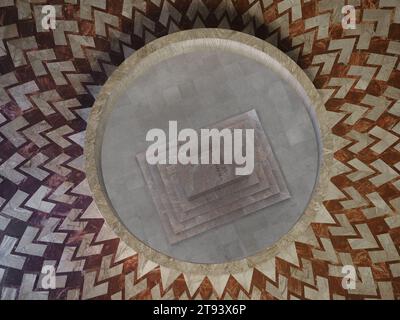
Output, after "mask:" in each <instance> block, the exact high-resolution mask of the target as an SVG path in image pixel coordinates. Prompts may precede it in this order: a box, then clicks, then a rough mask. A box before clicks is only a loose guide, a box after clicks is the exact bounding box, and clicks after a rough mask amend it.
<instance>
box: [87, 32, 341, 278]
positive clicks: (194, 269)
mask: <svg viewBox="0 0 400 320" xmlns="http://www.w3.org/2000/svg"><path fill="white" fill-rule="evenodd" d="M199 48H203V49H204V48H218V49H223V50H228V51H231V52H234V53H237V54H240V55H244V56H247V57H248V58H251V59H255V60H257V61H258V62H261V63H262V64H264V65H265V66H266V67H268V68H272V69H275V71H277V72H278V73H279V74H280V75H281V77H283V78H284V79H285V80H287V81H288V82H289V83H290V84H291V85H293V86H294V88H295V89H296V90H297V91H298V93H300V94H301V96H302V97H303V98H304V99H306V100H308V101H309V103H308V105H310V106H312V107H313V108H314V110H313V113H314V115H315V116H316V118H317V120H318V126H319V128H315V129H316V130H317V134H319V137H320V141H321V142H322V146H320V149H322V150H321V152H320V171H319V179H318V181H317V182H316V186H315V188H314V192H313V195H312V198H311V200H310V202H309V204H308V207H307V208H306V209H305V211H304V213H303V214H302V215H301V216H300V218H299V220H298V221H297V222H296V223H295V225H294V226H293V227H292V228H291V230H290V231H289V232H288V233H287V234H285V235H284V236H282V237H281V238H280V239H279V240H278V241H277V242H276V243H275V244H274V245H272V246H270V247H267V248H264V249H262V250H261V251H260V252H259V253H257V254H255V255H252V256H248V257H246V258H243V259H240V260H235V261H231V262H226V263H216V264H212V263H193V262H186V261H182V260H178V259H176V258H173V257H170V256H168V255H166V254H164V253H161V252H159V251H157V250H155V249H153V248H151V247H149V246H148V245H146V244H145V243H143V242H142V241H141V240H139V239H138V238H136V237H135V236H134V235H133V234H132V233H131V232H130V231H129V230H128V229H127V228H126V227H125V226H124V225H123V223H122V222H121V221H120V219H119V218H118V215H117V213H116V211H115V209H114V208H113V206H112V204H111V202H110V200H109V198H108V196H107V192H106V188H105V184H104V181H103V176H102V170H101V149H102V142H103V136H104V131H105V127H106V123H107V119H108V116H109V115H110V113H111V111H112V110H113V107H114V105H115V104H114V102H115V101H116V99H118V97H119V94H120V93H121V92H122V91H123V90H124V89H127V86H128V84H129V83H130V82H131V81H133V80H134V79H135V78H137V77H139V76H140V75H141V74H143V73H144V72H146V70H148V69H149V68H150V67H151V66H153V65H155V64H157V63H160V62H161V61H163V60H166V59H168V58H171V57H174V56H176V55H179V54H183V53H187V52H192V51H194V50H196V49H199ZM276 62H278V63H276ZM329 118H330V117H329V112H328V111H326V109H325V106H324V103H323V101H322V98H321V96H320V94H319V93H318V91H317V89H316V88H315V86H314V85H313V83H312V82H311V80H310V79H309V78H308V77H307V75H306V74H305V72H304V71H303V70H302V69H301V68H300V67H299V66H298V65H297V64H296V63H295V62H294V61H293V60H292V59H291V58H290V57H289V56H287V55H286V54H285V53H283V52H282V51H280V50H279V49H277V48H276V47H274V46H273V45H271V44H269V43H268V42H266V41H263V40H261V39H258V38H256V37H253V36H250V35H247V34H244V33H241V32H238V31H232V30H226V29H215V28H209V29H194V30H187V31H180V32H177V33H173V34H169V35H166V36H164V37H161V38H158V39H156V40H154V41H152V42H150V43H148V44H146V45H145V46H144V47H142V48H141V49H139V50H137V51H135V52H134V53H133V54H132V55H131V56H130V57H128V58H127V59H126V60H125V61H124V62H123V63H122V64H121V65H120V66H119V67H118V68H117V69H116V70H115V71H114V72H113V73H112V75H111V76H110V77H109V79H108V80H107V81H106V83H105V84H104V85H103V86H102V88H101V90H100V92H99V94H98V95H97V97H96V101H95V103H94V104H93V107H92V109H91V112H90V116H89V119H88V122H87V129H86V139H85V147H84V156H85V171H86V177H87V180H88V184H89V187H90V189H91V191H92V195H93V199H94V201H95V204H96V205H97V207H98V209H99V211H100V213H101V214H102V216H103V217H104V219H105V221H106V223H107V224H108V225H109V227H110V228H111V229H112V230H113V231H114V232H115V233H116V235H117V236H119V237H120V238H121V240H122V241H124V242H125V243H126V244H127V245H128V246H130V247H131V248H132V249H134V250H135V251H136V252H138V253H140V254H141V255H143V257H144V258H145V259H147V260H150V261H153V262H155V263H157V264H159V265H162V266H165V267H169V268H172V269H175V270H177V271H180V272H183V273H192V274H201V275H215V276H217V275H222V274H227V273H229V274H235V273H240V272H245V271H248V270H249V269H251V268H257V266H261V265H263V264H265V263H266V262H268V261H269V260H271V259H274V258H275V257H276V256H277V255H278V254H280V253H282V252H284V251H285V249H286V248H288V246H289V245H291V244H293V243H294V242H295V241H296V240H300V239H302V242H304V240H306V239H305V237H307V236H308V233H307V232H306V230H307V229H308V228H309V226H310V224H311V222H313V221H314V220H315V217H316V216H317V214H318V212H319V211H320V210H321V206H323V204H322V202H323V200H324V195H326V194H327V193H328V188H329V183H330V178H331V176H332V174H331V172H332V169H333V152H334V139H333V134H331V132H330V130H331V128H330V125H329V123H330V121H329ZM318 131H319V132H318Z"/></svg>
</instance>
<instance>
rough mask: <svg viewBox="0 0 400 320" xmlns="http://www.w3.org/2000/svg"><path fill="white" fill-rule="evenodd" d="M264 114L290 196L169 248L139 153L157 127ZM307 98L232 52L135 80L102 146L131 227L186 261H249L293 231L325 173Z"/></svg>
mask: <svg viewBox="0 0 400 320" xmlns="http://www.w3.org/2000/svg"><path fill="white" fill-rule="evenodd" d="M253 108H254V109H256V110H257V112H258V116H259V118H260V121H261V123H262V125H263V127H264V130H265V133H266V134H267V136H268V138H269V139H270V141H271V145H272V149H273V151H274V153H275V156H276V158H277V160H278V162H279V164H280V166H281V169H282V172H283V175H284V176H285V178H286V181H287V185H288V188H289V190H290V193H291V198H290V199H289V200H286V201H283V202H281V203H278V204H275V205H273V206H271V207H268V208H265V209H263V210H260V211H259V212H256V213H254V214H251V215H249V216H246V217H244V218H242V219H240V220H236V221H235V222H233V223H229V224H227V225H224V226H221V227H218V228H216V229H212V230H210V231H207V232H205V233H203V234H200V235H198V236H195V237H193V238H190V239H187V240H184V241H182V242H180V243H177V244H174V245H169V244H168V241H167V240H166V238H165V234H164V230H163V228H162V226H161V223H160V220H159V217H158V213H157V211H156V208H155V206H154V204H153V201H152V198H151V196H150V194H149V193H148V191H147V186H146V183H145V182H144V179H143V176H142V173H141V170H140V168H139V166H138V163H137V162H136V158H135V156H136V154H137V153H139V152H142V151H144V150H146V148H147V145H148V143H147V142H146V141H145V135H146V133H147V131H148V130H150V129H152V128H162V129H164V130H166V131H167V128H168V121H169V120H177V121H178V127H179V129H182V128H185V127H191V128H195V129H197V128H200V127H204V126H207V125H209V124H212V123H215V122H217V121H221V120H224V119H226V118H228V117H230V116H232V115H235V114H238V113H242V112H245V111H248V110H250V109H253ZM308 108H309V107H308V106H306V105H305V103H304V102H303V100H302V98H301V96H300V95H299V94H298V93H297V92H296V91H295V90H294V89H293V88H292V87H291V85H290V84H288V83H287V82H286V81H284V80H282V79H281V78H280V76H279V75H277V74H276V73H275V72H274V71H272V70H270V69H268V68H266V67H264V66H262V65H260V64H259V63H257V62H255V61H253V60H251V59H248V58H245V57H243V56H239V55H236V54H233V53H228V52H222V51H211V50H204V51H200V52H192V53H188V54H185V55H180V56H177V57H174V58H172V59H169V60H167V61H165V62H164V63H162V64H159V65H157V66H155V67H153V68H152V70H151V72H148V73H146V74H145V75H143V76H141V77H140V78H139V79H137V80H135V81H134V82H133V83H132V84H131V85H130V89H129V90H128V91H127V92H126V93H125V94H124V95H122V96H121V97H120V99H119V101H118V102H117V106H116V107H115V109H114V110H113V112H112V114H111V116H110V119H109V120H108V122H107V127H106V131H105V135H104V141H103V146H102V171H103V177H104V181H105V184H106V188H107V193H108V195H109V198H110V199H111V202H112V204H113V206H114V208H115V209H116V211H117V212H118V215H119V217H120V219H121V221H122V222H123V223H124V225H125V226H126V227H127V228H128V229H129V230H130V231H131V232H132V233H133V234H134V235H135V236H137V237H138V238H139V239H141V240H142V241H143V242H145V243H146V244H148V245H149V246H151V247H152V248H154V249H156V250H157V251H160V252H163V253H165V254H167V255H169V256H172V257H174V258H177V259H181V260H185V261H191V262H201V263H219V262H226V261H231V260H236V259H240V258H243V257H245V256H248V255H252V254H255V253H257V252H258V251H260V250H262V249H264V248H265V247H268V246H270V245H272V244H273V243H274V242H276V241H277V240H278V239H279V238H280V237H282V236H283V235H284V234H286V233H287V232H288V231H289V230H290V229H291V227H292V226H293V225H294V224H295V223H296V221H297V220H298V218H299V217H300V216H301V214H302V213H303V211H304V209H305V208H306V207H307V204H308V202H309V199H310V196H311V194H312V191H313V189H314V185H315V183H316V179H317V175H318V168H319V150H320V146H319V140H318V137H317V135H316V132H315V129H314V127H315V125H316V124H315V120H313V119H312V118H313V117H311V116H310V115H309V113H308V112H307V110H308Z"/></svg>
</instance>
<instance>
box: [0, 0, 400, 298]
mask: <svg viewBox="0 0 400 320" xmlns="http://www.w3.org/2000/svg"><path fill="white" fill-rule="evenodd" d="M45 2H46V1H35V3H30V2H29V1H14V0H5V1H1V3H0V296H1V299H152V298H153V299H159V298H163V299H188V298H189V299H194V298H196V299H212V298H217V299H247V298H249V299H367V298H372V299H398V298H399V297H400V216H399V211H400V177H399V174H400V140H399V139H400V122H399V119H400V103H399V99H400V85H399V84H400V67H399V65H400V64H399V59H398V58H399V55H400V42H399V41H400V2H398V1H394V0H369V1H367V0H365V1H364V0H355V1H345V0H338V1H328V0H320V1H317V0H283V1H280V0H256V1H253V0H238V1H230V0H215V1H214V0H210V1H202V0H146V1H134V0H117V1H115V0H99V1H88V0H80V1H79V0H69V1H54V2H52V1H49V2H50V4H53V5H54V7H55V9H56V15H57V19H56V28H55V29H54V30H50V31H46V30H44V29H43V27H42V25H41V8H42V6H43V5H44V4H45ZM64 2H65V3H64ZM347 2H351V4H353V5H354V6H355V8H356V13H357V27H356V29H348V30H344V29H342V26H341V18H342V15H341V8H342V7H343V6H344V5H345V4H347ZM204 27H212V28H224V29H232V30H236V31H241V32H244V33H248V34H252V35H254V36H256V37H258V38H260V39H262V40H264V41H266V42H269V43H271V44H273V45H274V46H276V47H278V48H279V49H281V50H282V51H284V52H285V53H286V54H287V55H289V56H290V57H291V58H292V59H293V60H294V61H295V62H297V64H298V65H299V66H300V67H301V68H302V69H303V70H304V71H305V72H306V74H307V75H308V77H309V78H310V79H311V80H312V82H313V83H314V85H315V87H316V88H317V89H318V91H319V94H320V96H321V99H322V100H323V101H324V103H325V107H326V117H327V118H326V122H327V125H328V126H329V130H328V131H327V132H326V133H325V134H327V135H331V138H332V140H333V143H332V145H331V146H328V153H329V154H330V155H331V156H332V159H333V163H332V165H331V166H330V167H329V175H327V176H323V177H321V179H324V181H325V182H326V183H327V184H328V185H329V188H328V190H327V191H326V192H325V193H324V198H323V199H321V201H320V202H317V203H314V204H313V208H312V209H313V211H314V212H316V214H315V215H314V216H313V220H312V221H310V223H309V224H308V225H307V228H306V232H304V233H303V234H302V236H299V237H295V238H293V239H290V241H289V240H288V241H287V243H286V245H285V246H282V247H280V248H277V250H276V251H275V254H274V255H273V257H271V258H270V259H269V260H267V261H263V262H262V263H260V261H253V262H252V263H249V265H248V266H247V268H246V270H245V271H243V268H240V270H239V269H238V270H236V271H235V270H229V272H225V273H219V274H211V273H207V270H205V271H204V272H203V273H202V272H196V273H193V272H189V271H188V272H185V271H184V270H183V271H182V270H180V269H179V268H173V267H171V266H170V264H162V263H159V262H157V261H153V260H151V259H148V256H145V255H143V254H142V252H143V251H142V250H138V249H140V248H136V251H137V252H135V251H134V250H133V249H132V248H131V247H130V246H128V245H127V244H125V243H124V242H123V241H121V240H120V239H119V238H118V237H117V236H116V235H115V234H114V233H113V232H112V231H111V229H110V227H108V225H107V224H105V222H104V219H103V215H102V213H101V212H100V211H99V210H98V208H97V206H96V204H95V202H94V201H93V197H92V193H91V191H90V189H89V186H88V181H87V179H86V172H85V158H84V142H85V133H86V125H87V120H88V116H89V112H90V110H91V107H92V105H93V104H94V101H95V97H96V95H97V94H98V93H99V91H100V89H101V87H102V85H103V84H104V83H105V81H106V80H107V78H108V77H109V76H110V75H111V74H112V72H113V70H114V69H115V68H116V67H117V66H118V65H120V64H121V63H122V62H123V61H124V60H125V59H126V58H127V57H128V56H129V55H130V54H132V53H133V52H134V51H136V50H138V49H139V48H141V47H142V46H144V45H145V44H147V43H149V42H150V41H152V40H154V39H155V38H159V37H161V36H164V35H166V34H169V33H174V32H176V31H179V30H186V29H195V28H204ZM325 151H326V150H325ZM48 265H52V266H54V269H55V274H56V280H57V281H56V288H55V289H46V288H43V285H42V283H43V282H42V281H41V279H42V278H43V276H44V275H43V274H42V273H41V270H42V267H43V266H48ZM344 265H351V266H354V268H355V270H356V275H357V279H356V288H355V289H353V290H345V289H343V287H342V279H343V278H342V277H343V274H342V267H343V266H344Z"/></svg>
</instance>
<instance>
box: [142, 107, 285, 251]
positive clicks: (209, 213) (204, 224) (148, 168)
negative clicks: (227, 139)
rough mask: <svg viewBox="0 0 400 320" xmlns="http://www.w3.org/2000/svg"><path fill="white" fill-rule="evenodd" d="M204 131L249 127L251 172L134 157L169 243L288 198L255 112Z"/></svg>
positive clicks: (219, 123) (218, 165)
mask: <svg viewBox="0 0 400 320" xmlns="http://www.w3.org/2000/svg"><path fill="white" fill-rule="evenodd" d="M209 128H217V129H219V130H221V129H222V128H229V129H254V133H255V134H254V138H255V141H254V144H255V145H254V170H253V172H252V173H251V174H250V175H246V176H241V175H236V174H235V168H236V167H237V165H236V164H234V163H233V164H223V163H221V164H196V165H191V164H189V165H182V164H156V165H150V164H148V163H147V161H146V156H145V152H142V153H139V154H137V156H136V158H137V161H138V163H139V166H140V168H141V170H142V174H143V177H144V180H145V181H146V184H147V186H148V189H149V192H150V194H151V196H152V199H153V201H154V204H155V206H156V208H157V211H158V214H159V216H160V221H161V223H162V225H163V228H164V230H165V233H166V236H167V239H168V241H169V242H170V244H174V243H177V242H179V241H182V240H185V239H187V238H190V237H193V236H195V235H197V234H199V233H202V232H206V231H208V230H210V229H211V228H215V227H218V226H220V225H222V224H226V223H229V222H232V221H234V220H236V219H240V218H242V217H244V216H246V215H248V214H251V213H254V212H256V211H258V210H261V209H263V208H265V207H268V206H272V205H274V204H276V203H278V202H281V201H283V200H286V199H289V198H290V193H289V190H288V188H287V186H286V182H285V179H284V177H283V174H282V172H281V170H280V167H279V164H278V163H277V161H276V159H275V157H274V154H273V151H272V148H271V146H270V143H269V141H268V138H267V136H266V135H265V132H264V130H263V128H262V125H261V123H260V120H259V118H258V116H257V113H256V111H255V110H254V109H253V110H250V111H248V112H245V113H242V114H240V115H236V116H233V117H230V118H229V119H226V120H223V121H221V122H218V123H216V124H214V125H212V126H210V127H209Z"/></svg>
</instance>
